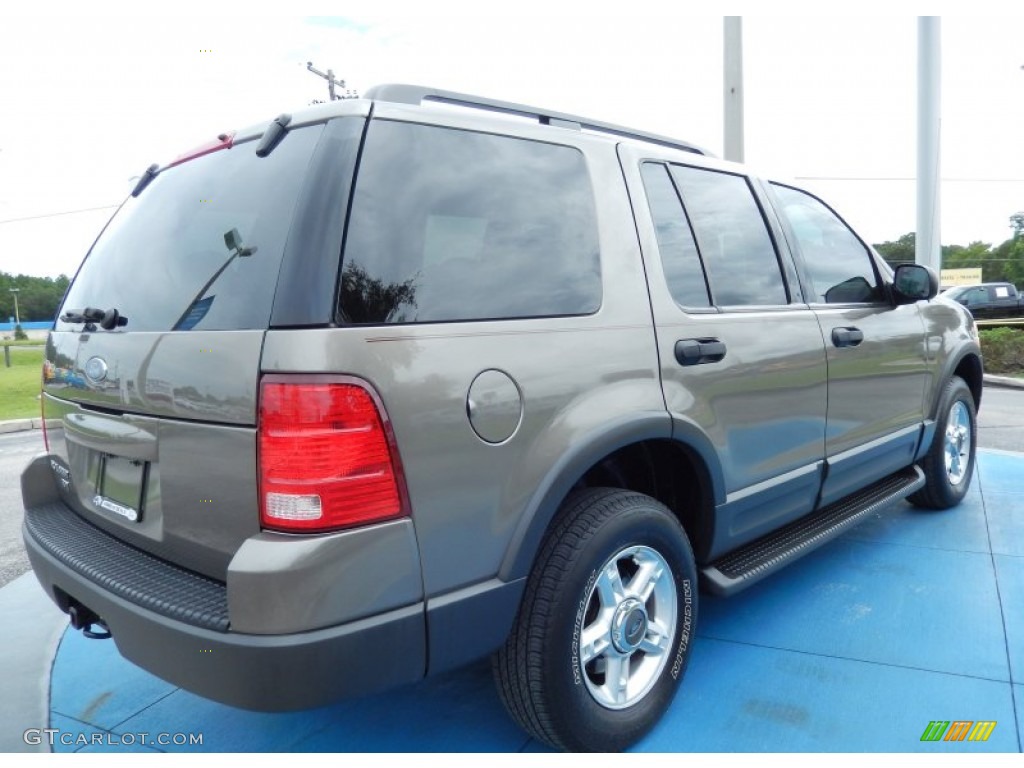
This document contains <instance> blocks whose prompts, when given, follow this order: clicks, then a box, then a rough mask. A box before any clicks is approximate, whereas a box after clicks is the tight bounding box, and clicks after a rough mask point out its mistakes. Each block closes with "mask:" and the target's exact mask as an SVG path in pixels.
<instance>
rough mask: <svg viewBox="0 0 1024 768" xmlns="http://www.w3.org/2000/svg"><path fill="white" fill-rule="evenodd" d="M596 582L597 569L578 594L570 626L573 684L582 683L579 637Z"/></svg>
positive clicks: (570, 656) (570, 659)
mask: <svg viewBox="0 0 1024 768" xmlns="http://www.w3.org/2000/svg"><path fill="white" fill-rule="evenodd" d="M596 583H597V570H596V569H595V570H593V571H591V573H590V577H589V578H588V579H587V583H586V585H585V586H584V587H583V592H582V593H581V595H580V599H579V603H577V605H576V620H575V622H574V623H573V626H572V652H571V653H570V654H569V663H570V664H571V665H572V681H573V684H574V685H582V684H583V665H582V664H580V642H581V640H580V638H581V635H582V634H583V619H584V618H585V617H586V614H587V603H588V602H589V600H590V593H591V591H592V590H593V589H594V584H596Z"/></svg>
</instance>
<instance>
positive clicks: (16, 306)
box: [7, 288, 21, 326]
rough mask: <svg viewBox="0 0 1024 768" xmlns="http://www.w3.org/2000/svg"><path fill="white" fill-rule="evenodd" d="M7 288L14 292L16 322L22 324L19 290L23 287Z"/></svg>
mask: <svg viewBox="0 0 1024 768" xmlns="http://www.w3.org/2000/svg"><path fill="white" fill-rule="evenodd" d="M7 290H8V291H10V292H11V293H13V294H14V324H15V325H16V326H18V325H21V315H20V314H19V313H18V291H20V290H21V288H8V289H7Z"/></svg>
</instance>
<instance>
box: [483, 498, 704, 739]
mask: <svg viewBox="0 0 1024 768" xmlns="http://www.w3.org/2000/svg"><path fill="white" fill-rule="evenodd" d="M696 619H697V574H696V566H695V564H694V559H693V553H692V551H691V549H690V544H689V541H688V540H687V538H686V534H685V532H684V531H683V528H682V526H681V525H680V524H679V521H678V520H677V519H676V517H675V516H674V515H673V514H672V513H671V512H670V511H669V510H668V509H667V508H666V507H664V506H663V505H662V504H660V503H659V502H657V501H655V500H654V499H652V498H650V497H648V496H644V495H642V494H639V493H633V492H630V491H622V490H618V489H611V488H598V489H587V490H584V491H581V492H579V493H577V494H575V495H574V496H572V497H570V498H569V499H568V500H567V502H566V503H565V504H564V505H563V508H562V510H561V511H560V512H559V517H558V519H557V521H556V524H555V527H554V530H553V531H552V533H551V534H550V536H549V539H548V540H547V541H546V542H545V545H544V547H543V548H542V550H541V553H540V555H539V556H538V560H537V564H536V566H535V568H534V571H533V573H531V575H530V578H529V580H528V582H527V588H526V594H525V596H524V598H523V603H522V605H521V607H520V612H519V616H518V618H517V621H516V625H515V627H514V628H513V631H512V633H511V635H510V636H509V638H508V641H507V642H506V644H505V646H504V647H503V648H502V649H501V650H500V651H499V652H498V653H497V654H496V656H495V659H494V671H495V679H496V682H497V684H498V690H499V692H500V694H501V697H502V699H503V701H504V703H505V706H506V708H507V709H508V711H509V713H510V714H511V715H512V717H513V718H514V719H515V720H516V721H517V722H518V723H519V724H520V725H521V726H522V727H523V728H524V730H526V731H527V732H528V733H530V734H531V735H532V736H534V737H535V738H537V739H538V740H540V741H543V742H545V743H546V744H548V745H550V746H552V747H555V748H556V749H563V750H572V751H602V752H610V751H618V750H621V749H624V748H626V747H628V746H629V745H630V744H633V743H634V742H635V741H637V740H638V739H639V738H640V737H642V736H643V735H644V734H645V733H647V731H648V730H649V729H650V728H651V727H652V726H653V725H654V724H655V723H656V722H657V721H658V719H659V718H660V717H661V715H662V714H663V713H664V711H665V710H666V709H667V708H668V705H669V704H670V703H671V701H672V698H673V696H674V695H675V692H676V689H677V688H678V685H679V681H680V679H681V678H682V676H683V672H684V671H685V669H686V663H687V661H688V659H689V655H690V648H691V645H692V639H693V631H694V627H695V623H696Z"/></svg>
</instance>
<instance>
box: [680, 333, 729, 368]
mask: <svg viewBox="0 0 1024 768" xmlns="http://www.w3.org/2000/svg"><path fill="white" fill-rule="evenodd" d="M675 352H676V362H678V363H679V364H680V365H702V364H704V363H717V362H718V361H720V360H723V359H725V342H722V341H719V340H718V339H680V340H679V341H677V342H676V349H675Z"/></svg>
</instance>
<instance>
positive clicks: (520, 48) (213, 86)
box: [0, 0, 1024, 276]
mask: <svg viewBox="0 0 1024 768" xmlns="http://www.w3.org/2000/svg"><path fill="white" fill-rule="evenodd" d="M218 7H219V6H218ZM328 7H331V6H328ZM333 7H334V8H335V9H337V10H342V11H344V12H345V13H346V14H347V16H345V17H322V16H316V17H314V16H303V17H299V16H296V17H266V16H259V15H253V14H252V13H235V14H233V15H231V16H228V17H214V16H208V15H203V14H201V13H200V12H199V10H200V8H201V6H194V8H195V10H196V13H195V14H194V15H185V16H178V17H169V18H153V17H131V16H125V15H123V14H120V15H116V16H111V17H102V16H89V17H82V18H76V17H69V16H67V15H61V16H60V17H58V18H52V17H51V18H43V17H33V18H18V17H12V16H0V270H3V271H7V272H13V273H16V274H17V273H25V274H32V275H41V276H56V275H58V274H61V273H64V274H68V275H72V274H74V271H75V270H76V269H77V267H78V264H79V263H80V262H81V260H82V258H83V257H84V255H85V254H86V252H87V251H88V249H89V247H90V245H91V243H92V242H93V240H94V239H95V237H96V235H97V234H98V233H99V231H100V229H101V228H102V227H103V225H104V223H105V222H106V220H107V219H108V218H109V217H110V215H111V214H112V213H113V211H114V208H115V207H116V205H117V204H118V203H120V202H121V201H122V200H123V199H124V197H125V196H126V195H127V193H128V192H129V190H130V188H131V186H132V184H131V182H130V179H131V178H132V177H133V176H137V175H138V174H140V173H141V172H142V171H143V170H144V169H145V168H146V167H147V166H149V165H150V164H151V163H154V162H157V163H161V164H163V163H166V162H168V161H169V160H171V159H172V158H173V157H175V156H176V155H178V154H180V153H181V152H183V151H184V150H186V149H188V148H190V147H192V146H195V145H198V144H201V143H203V142H205V141H207V140H209V139H211V138H213V137H214V136H216V135H217V134H218V133H221V132H222V131H224V130H228V129H231V128H241V127H244V126H247V125H250V124H252V123H256V122H259V121H262V120H267V119H270V118H272V117H274V116H276V115H277V114H280V113H281V112H286V111H289V110H293V109H296V108H299V107H302V106H304V105H307V104H309V103H310V102H311V101H313V100H314V99H324V98H326V95H327V89H326V84H325V83H324V81H323V80H320V79H319V78H317V77H315V76H314V75H313V74H311V73H309V72H308V71H306V68H305V62H307V61H312V62H313V63H314V65H315V66H316V67H318V68H320V69H322V70H326V69H327V68H328V67H330V68H332V69H333V70H334V72H335V73H336V76H337V77H339V78H341V79H344V80H345V81H346V85H347V86H349V87H350V88H352V89H355V90H357V91H359V92H364V91H365V90H367V89H368V88H369V87H371V86H372V85H375V84H378V83H385V82H411V83H419V84H429V85H434V86H437V87H440V88H445V89H448V90H457V91H463V92H467V93H475V94H480V95H485V96H490V97H493V98H499V99H504V100H509V101H518V102H522V103H527V104H535V105H537V106H543V107H549V108H552V109H556V110H560V111H565V112H574V113H578V114H583V115H587V116H589V117H593V118H597V119H601V120H607V121H611V122H616V123H620V124H623V125H627V126H631V127H635V128H640V129H645V130H649V131H653V132H656V133H663V134H667V135H670V136H674V137H678V138H680V139H684V140H686V141H689V142H692V143H695V144H698V145H701V146H703V147H706V148H707V149H709V150H711V151H712V152H714V153H715V154H721V153H722V149H723V138H722V130H723V128H722V125H723V117H722V113H723V83H722V56H723V51H722V28H723V21H722V16H696V15H689V14H685V13H682V12H673V13H665V12H663V11H660V10H658V9H659V8H662V9H663V8H683V7H686V4H682V3H680V4H661V5H656V4H653V3H647V2H645V1H644V0H636V1H635V2H632V3H630V4H628V6H627V7H628V10H629V12H628V13H626V12H624V10H623V8H624V7H623V6H621V5H620V6H611V5H608V6H603V7H606V8H608V9H612V10H607V11H600V10H598V11H595V10H593V9H594V8H601V7H602V6H600V5H597V4H596V3H589V4H587V5H578V6H574V7H570V6H568V5H563V4H562V3H559V2H557V1H556V0H552V2H549V3H539V2H521V3H517V4H516V6H515V7H516V8H517V9H519V10H518V12H517V13H515V14H512V13H506V14H497V15H496V14H493V13H491V14H488V15H483V14H481V13H480V12H479V11H475V10H474V9H479V8H482V7H489V8H494V7H506V8H507V7H511V6H495V5H493V4H488V5H486V6H485V5H484V4H479V3H478V4H475V5H472V4H471V5H461V6H459V5H457V4H456V5H449V4H446V3H444V2H434V3H429V4H428V3H421V4H417V5H411V4H409V5H405V6H402V7H399V6H392V5H390V4H388V3H386V2H383V0H378V2H375V3H366V2H362V0H349V1H348V2H345V3H343V4H336V5H333ZM701 7H702V8H703V7H704V5H703V4H702V5H701ZM761 7H763V6H761ZM773 7H775V6H774V5H773ZM808 7H809V8H812V9H813V8H814V7H816V6H814V5H808ZM289 8H292V6H291V5H289ZM382 8H384V9H385V10H381V9H382ZM426 8H429V9H430V10H431V13H430V14H427V13H425V11H424V9H426ZM755 8H756V6H755ZM388 9H390V10H388ZM417 9H418V10H417ZM399 11H401V12H399ZM1022 22H1024V18H1019V17H1018V18H1000V17H986V16H976V17H950V16H946V17H943V19H942V22H941V32H942V112H941V114H942V129H941V131H942V153H941V174H942V177H943V183H942V187H941V194H940V199H941V203H940V205H941V229H942V242H943V243H946V244H951V243H957V244H962V245H966V244H968V243H970V242H972V241H978V240H980V241H983V242H988V243H993V244H998V243H1000V242H1002V241H1003V240H1005V239H1007V238H1009V237H1010V235H1011V230H1010V228H1009V217H1010V215H1011V214H1013V213H1014V212H1016V211H1020V210H1024V149H1022V147H1021V140H1022V137H1024V68H1022V65H1024V36H1022V34H1021V29H1022ZM743 43H744V51H743V57H744V90H745V97H746V98H745V105H744V111H745V145H746V147H745V149H746V152H745V159H746V162H747V163H748V165H750V166H751V167H752V168H753V169H754V170H755V171H756V172H758V173H761V174H763V175H768V176H771V177H773V178H779V179H788V180H796V183H798V184H799V185H801V186H804V187H805V188H807V189H809V190H811V191H813V192H815V193H817V194H819V195H821V196H822V197H823V198H824V199H825V200H826V201H827V202H829V203H830V204H831V205H832V206H833V207H834V208H836V210H837V211H838V212H839V213H840V214H841V215H842V216H843V217H844V218H846V219H847V221H848V222H850V224H851V225H852V226H853V227H854V229H856V230H857V231H858V232H859V233H860V234H861V235H862V237H863V238H864V239H865V240H867V241H868V242H872V243H878V242H883V241H885V240H894V239H896V238H898V237H900V236H901V235H903V234H905V233H907V232H911V231H913V230H914V228H915V225H916V208H915V205H916V192H915V186H914V181H913V178H914V175H915V172H916V149H915V147H916V98H917V96H916V83H917V71H916V67H917V19H916V17H914V16H904V17H897V16H885V17H863V16H860V17H835V16H832V17H828V16H813V15H804V14H801V13H788V14H786V15H784V16H774V17H769V16H752V15H747V16H744V17H743Z"/></svg>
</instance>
